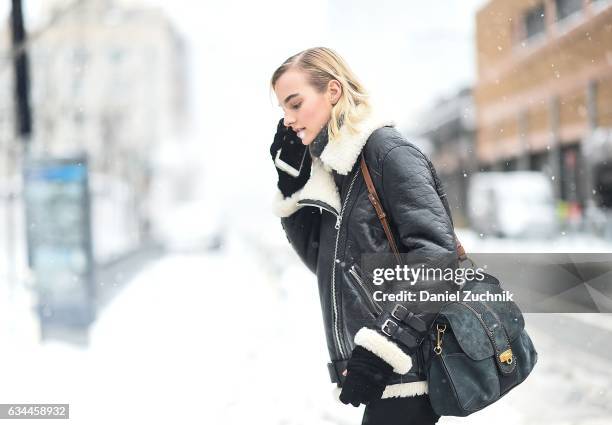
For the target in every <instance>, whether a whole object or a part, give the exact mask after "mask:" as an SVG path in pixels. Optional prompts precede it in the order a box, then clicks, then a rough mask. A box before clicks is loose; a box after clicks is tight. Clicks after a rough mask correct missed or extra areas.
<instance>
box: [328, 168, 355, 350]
mask: <svg viewBox="0 0 612 425" xmlns="http://www.w3.org/2000/svg"><path fill="white" fill-rule="evenodd" d="M358 175H359V169H357V171H356V172H355V175H354V176H353V180H351V184H350V186H349V188H348V192H347V193H346V198H345V199H344V204H343V205H342V209H341V210H340V214H339V215H338V216H337V219H336V226H335V227H336V230H337V232H336V245H335V247H334V261H333V262H332V287H331V293H332V306H333V313H334V338H335V340H336V346H337V348H338V352H339V353H340V356H341V358H343V359H347V358H348V356H347V355H346V353H345V352H344V348H343V346H342V344H341V341H340V329H339V326H338V304H337V297H336V262H337V261H338V260H337V258H336V257H337V256H338V240H339V239H340V224H341V223H342V216H343V214H344V209H345V208H346V205H347V204H348V200H349V197H350V196H351V190H352V189H353V185H354V184H355V180H356V179H357V176H358Z"/></svg>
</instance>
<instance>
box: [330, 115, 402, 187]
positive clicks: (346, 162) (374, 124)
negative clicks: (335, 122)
mask: <svg viewBox="0 0 612 425" xmlns="http://www.w3.org/2000/svg"><path fill="white" fill-rule="evenodd" d="M387 125H390V126H395V123H394V122H393V121H391V120H385V119H382V118H381V117H380V116H378V115H376V114H375V113H370V114H369V115H368V116H367V117H366V118H365V119H363V120H362V121H361V122H359V123H358V124H357V125H356V127H357V133H356V134H351V133H350V132H349V130H348V129H347V128H346V127H344V126H343V127H340V132H339V134H338V135H337V136H336V137H335V138H334V139H331V138H330V140H329V141H328V143H327V145H326V146H325V148H324V149H323V152H322V153H321V157H320V158H321V161H322V162H323V163H324V164H325V165H327V166H328V167H330V168H332V169H334V170H335V171H336V172H337V173H338V174H342V175H347V174H348V173H349V172H350V171H351V170H352V169H353V166H354V165H355V161H357V158H358V157H359V153H361V150H362V149H363V147H364V146H365V144H366V142H367V141H368V138H369V137H370V135H371V134H372V133H373V132H374V130H376V129H378V128H381V127H384V126H387Z"/></svg>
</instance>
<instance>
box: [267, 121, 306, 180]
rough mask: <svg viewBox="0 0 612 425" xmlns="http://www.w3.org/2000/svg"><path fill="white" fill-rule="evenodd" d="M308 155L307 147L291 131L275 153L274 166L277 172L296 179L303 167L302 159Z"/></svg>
mask: <svg viewBox="0 0 612 425" xmlns="http://www.w3.org/2000/svg"><path fill="white" fill-rule="evenodd" d="M306 155H308V146H306V145H304V144H303V143H302V140H301V139H300V138H299V137H298V136H297V134H295V132H294V131H293V130H291V129H289V131H287V135H286V136H285V139H284V140H283V143H282V147H281V148H280V149H279V150H278V152H277V153H276V158H275V159H274V164H275V165H276V168H278V169H279V170H283V171H284V172H285V173H287V174H289V175H290V176H293V177H298V176H299V175H300V172H301V171H302V167H303V166H304V159H305V158H306Z"/></svg>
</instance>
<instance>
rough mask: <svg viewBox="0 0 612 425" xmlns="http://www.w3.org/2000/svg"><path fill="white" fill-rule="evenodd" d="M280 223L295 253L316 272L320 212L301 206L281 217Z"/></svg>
mask: <svg viewBox="0 0 612 425" xmlns="http://www.w3.org/2000/svg"><path fill="white" fill-rule="evenodd" d="M281 224H282V226H283V229H284V230H285V234H286V235H287V240H288V241H289V243H290V244H291V246H292V247H293V249H294V250H295V252H296V253H297V255H298V256H299V257H300V258H301V260H302V261H303V262H304V264H306V266H307V267H308V269H310V271H312V272H313V273H315V274H316V272H317V258H318V256H319V230H320V227H321V212H320V211H319V210H318V209H316V208H312V207H302V208H300V209H298V210H296V211H295V212H294V213H292V214H291V215H289V216H287V217H282V218H281Z"/></svg>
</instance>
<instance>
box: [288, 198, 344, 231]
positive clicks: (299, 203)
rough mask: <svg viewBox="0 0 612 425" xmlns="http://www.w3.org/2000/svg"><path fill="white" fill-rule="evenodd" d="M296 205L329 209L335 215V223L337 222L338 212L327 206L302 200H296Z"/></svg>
mask: <svg viewBox="0 0 612 425" xmlns="http://www.w3.org/2000/svg"><path fill="white" fill-rule="evenodd" d="M298 205H301V206H305V207H317V208H321V209H323V210H325V211H329V212H330V213H332V214H333V215H334V216H336V223H338V217H339V214H338V213H337V212H336V211H334V210H332V209H330V208H327V207H325V206H323V205H319V204H315V203H312V202H302V201H298ZM336 229H337V227H336Z"/></svg>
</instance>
